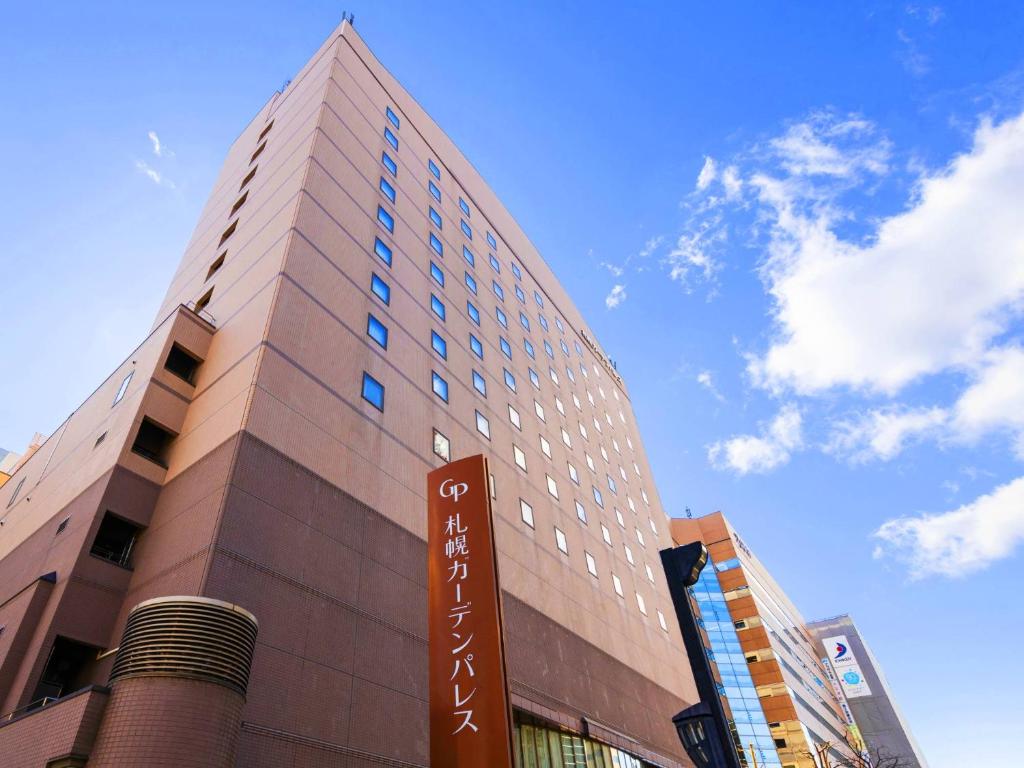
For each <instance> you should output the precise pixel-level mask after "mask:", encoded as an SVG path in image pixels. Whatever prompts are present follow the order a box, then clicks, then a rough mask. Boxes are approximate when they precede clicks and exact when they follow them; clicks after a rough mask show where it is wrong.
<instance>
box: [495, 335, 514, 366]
mask: <svg viewBox="0 0 1024 768" xmlns="http://www.w3.org/2000/svg"><path fill="white" fill-rule="evenodd" d="M498 344H499V345H500V346H501V352H502V354H503V355H505V357H507V358H508V359H509V360H511V359H512V345H511V344H509V343H508V339H506V338H505V337H504V336H499V337H498Z"/></svg>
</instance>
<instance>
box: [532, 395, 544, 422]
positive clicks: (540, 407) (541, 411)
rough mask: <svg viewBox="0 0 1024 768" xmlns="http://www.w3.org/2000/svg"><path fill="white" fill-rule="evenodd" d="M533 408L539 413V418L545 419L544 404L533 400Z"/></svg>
mask: <svg viewBox="0 0 1024 768" xmlns="http://www.w3.org/2000/svg"><path fill="white" fill-rule="evenodd" d="M533 410H534V412H535V413H536V414H537V418H538V419H540V420H541V421H544V420H545V419H544V406H543V405H541V404H540V403H538V402H537V401H536V400H534V401H533Z"/></svg>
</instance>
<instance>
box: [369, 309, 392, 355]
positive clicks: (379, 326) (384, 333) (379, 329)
mask: <svg viewBox="0 0 1024 768" xmlns="http://www.w3.org/2000/svg"><path fill="white" fill-rule="evenodd" d="M366 335H367V336H369V337H370V338H371V339H373V340H374V341H376V342H377V343H378V344H380V345H381V347H383V348H384V349H387V348H388V328H387V326H386V325H384V323H382V322H381V321H380V320H378V319H377V318H376V317H374V316H373V315H367V316H366Z"/></svg>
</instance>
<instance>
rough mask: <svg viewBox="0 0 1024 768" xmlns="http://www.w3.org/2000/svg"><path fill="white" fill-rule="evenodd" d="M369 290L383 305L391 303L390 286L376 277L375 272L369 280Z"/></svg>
mask: <svg viewBox="0 0 1024 768" xmlns="http://www.w3.org/2000/svg"><path fill="white" fill-rule="evenodd" d="M370 290H371V291H373V292H374V294H375V295H376V296H377V298H378V299H380V300H381V301H383V302H384V303H385V304H390V303H391V286H390V285H388V284H387V283H385V282H384V281H383V280H381V279H380V278H379V277H377V273H376V272H375V273H374V274H373V277H371V278H370Z"/></svg>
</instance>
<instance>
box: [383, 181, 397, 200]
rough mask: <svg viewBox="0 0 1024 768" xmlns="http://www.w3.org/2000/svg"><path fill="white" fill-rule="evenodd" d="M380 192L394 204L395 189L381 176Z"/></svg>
mask: <svg viewBox="0 0 1024 768" xmlns="http://www.w3.org/2000/svg"><path fill="white" fill-rule="evenodd" d="M380 191H381V192H382V193H383V194H384V197H386V198H387V199H388V200H390V201H391V202H392V203H393V202H395V188H394V187H393V186H391V183H390V182H389V181H388V180H387V179H385V178H384V177H383V176H381V177H380Z"/></svg>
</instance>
